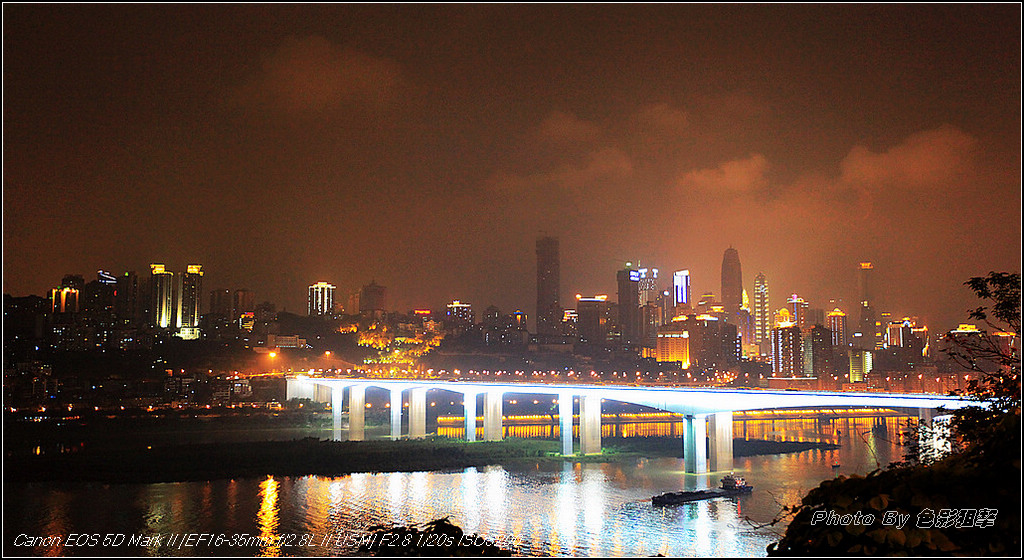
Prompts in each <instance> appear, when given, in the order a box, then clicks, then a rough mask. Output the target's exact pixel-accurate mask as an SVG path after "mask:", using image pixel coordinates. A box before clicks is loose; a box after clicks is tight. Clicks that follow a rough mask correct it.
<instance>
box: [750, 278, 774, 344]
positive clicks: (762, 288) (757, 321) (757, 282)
mask: <svg viewBox="0 0 1024 560" xmlns="http://www.w3.org/2000/svg"><path fill="white" fill-rule="evenodd" d="M771 329H772V312H771V307H770V306H769V304H768V280H767V279H766V278H765V277H764V273H761V272H758V273H757V276H755V277H754V341H755V342H756V343H757V344H761V343H762V342H764V341H765V340H768V337H769V334H770V333H771Z"/></svg>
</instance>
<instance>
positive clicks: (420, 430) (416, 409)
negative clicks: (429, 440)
mask: <svg viewBox="0 0 1024 560" xmlns="http://www.w3.org/2000/svg"><path fill="white" fill-rule="evenodd" d="M409 437H410V438H425V437H427V388H426V387H416V388H415V389H412V390H410V391H409Z"/></svg>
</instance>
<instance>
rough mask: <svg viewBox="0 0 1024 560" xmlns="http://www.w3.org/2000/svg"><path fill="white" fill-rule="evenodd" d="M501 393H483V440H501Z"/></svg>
mask: <svg viewBox="0 0 1024 560" xmlns="http://www.w3.org/2000/svg"><path fill="white" fill-rule="evenodd" d="M501 404H502V393H500V392H489V393H484V441H501V439H502V437H503V435H504V434H503V433H502V429H501V414H502V412H501Z"/></svg>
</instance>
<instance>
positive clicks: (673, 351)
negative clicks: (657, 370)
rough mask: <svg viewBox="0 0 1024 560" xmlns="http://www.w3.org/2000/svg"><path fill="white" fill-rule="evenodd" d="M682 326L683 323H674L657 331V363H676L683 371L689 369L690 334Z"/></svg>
mask: <svg viewBox="0 0 1024 560" xmlns="http://www.w3.org/2000/svg"><path fill="white" fill-rule="evenodd" d="M684 324H685V322H684V321H674V322H671V323H668V324H665V325H662V326H661V328H660V329H658V343H657V348H656V351H655V359H656V360H657V361H659V362H678V363H679V365H680V367H682V368H683V369H689V368H690V332H689V331H688V330H686V329H685V328H684Z"/></svg>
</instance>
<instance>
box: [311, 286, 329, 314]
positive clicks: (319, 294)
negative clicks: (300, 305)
mask: <svg viewBox="0 0 1024 560" xmlns="http://www.w3.org/2000/svg"><path fill="white" fill-rule="evenodd" d="M334 290H335V286H334V285H333V284H329V283H327V282H317V283H316V284H313V285H312V286H310V287H309V315H310V316H315V315H330V314H331V313H334Z"/></svg>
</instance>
